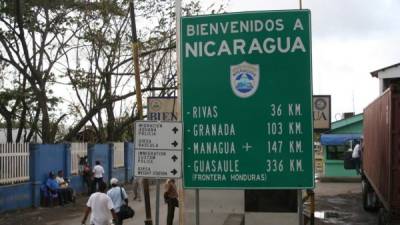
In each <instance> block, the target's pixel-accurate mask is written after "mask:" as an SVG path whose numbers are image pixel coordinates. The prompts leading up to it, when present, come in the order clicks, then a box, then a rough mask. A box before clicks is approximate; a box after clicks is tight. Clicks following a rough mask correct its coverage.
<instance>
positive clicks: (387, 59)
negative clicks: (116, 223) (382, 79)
mask: <svg viewBox="0 0 400 225" xmlns="http://www.w3.org/2000/svg"><path fill="white" fill-rule="evenodd" d="M220 2H225V3H227V8H226V10H227V11H228V12H240V11H257V10H282V9H299V0H225V1H217V0H202V3H203V4H205V5H207V4H210V3H220ZM302 5H303V8H304V9H310V10H311V24H312V28H311V32H312V65H313V68H312V70H313V92H314V95H331V101H332V104H331V105H332V121H335V120H338V119H340V118H341V114H342V113H344V112H355V113H356V114H358V113H362V111H363V109H364V108H365V107H366V106H367V105H368V104H369V103H370V102H371V101H372V100H374V99H375V98H376V97H378V96H379V82H378V79H377V78H373V77H372V76H371V74H370V72H372V71H375V70H378V69H381V68H384V67H386V66H390V65H393V64H396V63H399V62H400V13H399V12H400V1H399V0H368V1H365V0H303V1H302Z"/></svg>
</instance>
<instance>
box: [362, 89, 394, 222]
mask: <svg viewBox="0 0 400 225" xmlns="http://www.w3.org/2000/svg"><path fill="white" fill-rule="evenodd" d="M363 135H364V140H363V150H362V197H363V206H364V208H365V209H366V210H369V211H374V210H376V211H377V210H379V224H382V225H386V224H400V90H399V87H398V86H391V87H390V88H388V89H387V90H386V91H385V92H384V93H383V94H382V95H381V96H379V97H378V98H377V99H375V100H374V101H373V102H372V103H371V104H369V105H368V106H367V107H366V108H365V109H364V130H363Z"/></svg>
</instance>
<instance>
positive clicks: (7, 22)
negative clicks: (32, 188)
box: [0, 0, 222, 143]
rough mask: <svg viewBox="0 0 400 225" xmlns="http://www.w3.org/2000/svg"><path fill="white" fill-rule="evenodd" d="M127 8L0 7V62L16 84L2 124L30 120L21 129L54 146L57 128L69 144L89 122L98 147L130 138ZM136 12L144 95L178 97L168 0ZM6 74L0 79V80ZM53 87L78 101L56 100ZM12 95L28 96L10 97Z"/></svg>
mask: <svg viewBox="0 0 400 225" xmlns="http://www.w3.org/2000/svg"><path fill="white" fill-rule="evenodd" d="M128 2H129V1H128V0H113V1H93V0H92V1H63V0H53V1H46V0H25V1H23V0H18V1H6V2H4V3H2V5H1V7H2V8H0V15H1V16H0V62H1V63H3V65H6V67H7V68H8V69H7V71H13V73H15V74H18V77H19V81H20V82H16V83H15V85H14V86H12V87H10V88H9V89H7V90H5V91H6V92H7V95H4V101H6V103H7V104H8V106H7V107H6V108H5V109H4V108H3V109H1V111H0V115H2V117H3V118H4V120H5V121H10V118H14V119H21V118H28V120H27V121H21V123H19V126H20V127H31V128H33V129H36V130H37V132H39V133H40V134H41V136H42V140H43V141H44V142H47V143H53V142H55V141H57V140H58V139H57V138H56V137H58V136H60V131H59V130H58V127H59V125H60V124H62V123H68V122H71V121H72V124H71V125H70V126H69V129H68V132H67V133H66V134H65V135H63V137H61V138H62V139H63V140H67V141H70V140H73V139H74V137H75V136H76V134H77V133H78V132H79V130H81V129H82V128H83V127H84V126H86V125H87V124H88V123H89V124H90V125H91V127H93V128H94V129H95V131H96V134H97V139H98V140H99V141H102V142H105V141H117V140H122V139H121V138H122V137H126V135H125V134H126V133H131V132H129V131H130V129H132V127H131V125H132V123H133V121H134V120H136V114H135V107H136V105H135V100H134V98H133V97H134V95H135V90H134V88H133V83H134V81H133V68H132V63H131V62H132V57H131V55H132V53H131V36H130V35H131V34H130V20H129V8H128ZM136 6H137V15H138V21H140V24H139V26H138V27H139V31H140V32H139V40H140V49H141V53H140V64H141V69H140V71H141V72H140V73H141V77H142V88H141V89H142V92H143V97H147V96H150V95H153V96H172V95H175V92H176V89H177V83H176V69H175V65H176V61H175V46H176V44H175V15H174V5H173V1H165V0H138V1H137V4H136ZM213 8H216V9H217V10H216V11H215V12H219V11H220V10H221V9H222V8H217V7H215V6H214V7H213ZM183 9H184V14H188V15H193V14H197V13H200V12H201V7H200V4H199V2H198V1H191V2H189V3H188V4H187V5H186V6H184V7H183ZM6 76H7V75H6V74H4V73H0V78H4V77H6ZM54 89H56V90H57V91H58V92H59V90H65V91H70V92H71V93H74V95H75V97H72V98H71V99H66V98H64V99H61V98H60V97H59V96H57V94H55V93H54V91H53V90H54ZM13 92H14V93H16V92H18V93H20V92H24V93H25V94H24V95H11V97H12V98H10V95H9V93H13ZM7 96H8V97H7ZM18 96H19V97H18ZM28 96H29V97H28ZM14 103H18V104H14ZM12 104H14V105H13V107H11V105H12ZM66 104H68V106H69V107H68V110H66V108H65V105H66ZM24 114H25V115H29V116H28V117H26V116H23V115H24ZM67 115H68V118H67ZM66 119H68V120H66ZM7 124H10V123H9V122H7ZM7 126H9V125H7Z"/></svg>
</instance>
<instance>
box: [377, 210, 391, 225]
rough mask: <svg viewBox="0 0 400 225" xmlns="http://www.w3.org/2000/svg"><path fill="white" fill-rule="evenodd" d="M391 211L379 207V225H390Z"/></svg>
mask: <svg viewBox="0 0 400 225" xmlns="http://www.w3.org/2000/svg"><path fill="white" fill-rule="evenodd" d="M390 224H391V223H390V218H389V213H388V212H387V211H386V210H385V208H380V209H379V215H378V225H390Z"/></svg>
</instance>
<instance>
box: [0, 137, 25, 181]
mask: <svg viewBox="0 0 400 225" xmlns="http://www.w3.org/2000/svg"><path fill="white" fill-rule="evenodd" d="M28 180H29V143H5V144H0V184H14V183H20V182H24V181H28Z"/></svg>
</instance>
